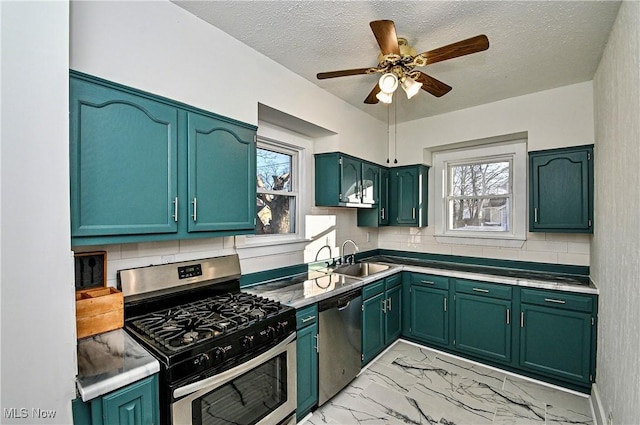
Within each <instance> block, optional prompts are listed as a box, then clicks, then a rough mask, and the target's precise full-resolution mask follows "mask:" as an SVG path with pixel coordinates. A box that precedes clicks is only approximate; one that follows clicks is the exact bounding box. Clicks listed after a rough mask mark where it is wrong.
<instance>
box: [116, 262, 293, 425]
mask: <svg viewBox="0 0 640 425" xmlns="http://www.w3.org/2000/svg"><path fill="white" fill-rule="evenodd" d="M239 278H240V262H239V260H238V257H237V256H236V255H230V256H224V257H216V258H208V259H203V260H198V261H187V262H181V263H173V264H164V265H158V266H149V267H141V268H136V269H127V270H120V271H119V272H118V282H119V286H120V288H121V289H122V292H123V294H124V297H125V330H126V331H127V332H128V333H129V334H131V335H132V336H133V337H134V338H136V339H137V340H138V341H139V342H140V343H141V344H143V346H144V347H145V348H146V349H147V350H148V351H149V352H150V353H151V354H153V355H154V356H155V357H156V358H157V359H158V360H159V362H160V364H161V370H160V409H161V411H160V417H161V423H162V424H165V425H203V424H212V425H216V424H245V425H254V424H256V425H257V424H259V425H264V424H269V425H273V424H295V409H296V374H295V370H296V348H295V347H296V345H295V338H296V333H295V328H296V322H295V309H293V308H291V307H288V306H285V305H282V304H280V303H278V302H275V301H272V300H269V299H266V298H262V297H259V296H256V295H251V294H246V293H242V292H240V281H239Z"/></svg>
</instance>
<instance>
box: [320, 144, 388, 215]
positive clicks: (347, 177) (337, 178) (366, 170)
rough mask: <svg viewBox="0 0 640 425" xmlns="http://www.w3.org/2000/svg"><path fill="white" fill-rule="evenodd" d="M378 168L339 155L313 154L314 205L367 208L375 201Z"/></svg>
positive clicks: (337, 153) (333, 153)
mask: <svg viewBox="0 0 640 425" xmlns="http://www.w3.org/2000/svg"><path fill="white" fill-rule="evenodd" d="M379 168H380V167H379V166H377V165H375V164H372V163H369V162H366V161H363V160H361V159H358V158H354V157H352V156H349V155H345V154H342V153H339V152H331V153H324V154H316V155H315V173H316V176H315V177H316V178H315V189H316V205H318V206H325V207H361V208H371V207H372V206H373V205H374V204H376V203H377V202H378V200H377V197H378V174H379Z"/></svg>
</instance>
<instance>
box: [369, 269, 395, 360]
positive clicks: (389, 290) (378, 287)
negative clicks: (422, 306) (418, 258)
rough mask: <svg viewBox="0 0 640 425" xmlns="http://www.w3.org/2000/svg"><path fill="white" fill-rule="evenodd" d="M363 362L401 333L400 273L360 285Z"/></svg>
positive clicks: (371, 357)
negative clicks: (361, 290)
mask: <svg viewBox="0 0 640 425" xmlns="http://www.w3.org/2000/svg"><path fill="white" fill-rule="evenodd" d="M362 294H363V301H362V364H363V365H364V364H366V363H368V362H369V361H371V360H372V359H373V358H374V357H375V356H377V355H378V354H380V353H381V352H382V350H384V349H385V348H386V347H388V346H389V345H391V343H392V342H393V341H395V340H396V339H397V338H398V337H399V336H400V334H401V333H402V275H401V274H397V275H393V276H389V277H388V278H386V279H384V280H380V281H378V282H374V283H370V284H368V285H366V286H365V287H364V288H363V292H362Z"/></svg>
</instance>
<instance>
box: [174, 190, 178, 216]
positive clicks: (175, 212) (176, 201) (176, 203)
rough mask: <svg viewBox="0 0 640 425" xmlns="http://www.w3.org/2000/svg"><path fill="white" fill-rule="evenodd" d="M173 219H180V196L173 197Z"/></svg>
mask: <svg viewBox="0 0 640 425" xmlns="http://www.w3.org/2000/svg"><path fill="white" fill-rule="evenodd" d="M173 221H178V197H177V196H176V197H175V198H173Z"/></svg>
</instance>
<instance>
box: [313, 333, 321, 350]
mask: <svg viewBox="0 0 640 425" xmlns="http://www.w3.org/2000/svg"><path fill="white" fill-rule="evenodd" d="M313 337H314V338H315V339H316V346H315V347H313V348H315V349H316V353H319V352H320V348H318V347H319V346H320V344H319V342H320V341H319V340H320V335H318V334H315V335H314V336H313Z"/></svg>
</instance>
